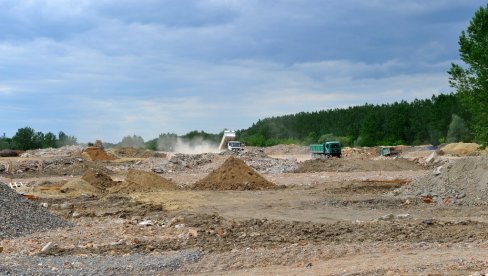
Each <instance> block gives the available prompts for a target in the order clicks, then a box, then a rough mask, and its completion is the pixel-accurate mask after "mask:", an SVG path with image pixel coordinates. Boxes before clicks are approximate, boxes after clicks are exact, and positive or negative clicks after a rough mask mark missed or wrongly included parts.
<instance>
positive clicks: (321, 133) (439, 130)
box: [238, 94, 472, 146]
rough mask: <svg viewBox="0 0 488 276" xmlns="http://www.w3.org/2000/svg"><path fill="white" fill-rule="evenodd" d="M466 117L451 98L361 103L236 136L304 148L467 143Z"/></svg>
mask: <svg viewBox="0 0 488 276" xmlns="http://www.w3.org/2000/svg"><path fill="white" fill-rule="evenodd" d="M469 116H470V115H469V114H468V113H467V112H466V111H465V110H464V109H463V107H462V106H461V104H460V102H459V99H458V97H457V96H456V95H454V94H448V95H444V94H441V95H438V96H432V98H431V99H425V100H415V101H413V102H411V103H408V102H406V101H401V102H395V103H393V104H383V105H372V104H365V105H362V106H354V107H349V108H345V109H330V110H322V111H317V112H301V113H298V114H292V115H285V116H279V117H272V118H266V119H263V120H259V121H258V122H256V123H255V124H253V125H252V126H251V127H250V128H248V129H245V130H241V131H239V132H238V136H239V138H240V139H241V140H242V141H243V142H244V143H246V144H248V145H254V146H272V145H276V144H287V143H297V144H310V143H319V142H320V143H322V142H324V141H328V140H339V141H340V142H341V143H342V144H344V145H348V146H377V145H398V144H407V145H419V144H433V145H437V144H439V143H443V142H455V141H471V140H472V134H471V132H470V131H469V128H468V123H467V118H469Z"/></svg>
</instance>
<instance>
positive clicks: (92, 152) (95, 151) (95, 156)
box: [81, 147, 115, 161]
mask: <svg viewBox="0 0 488 276" xmlns="http://www.w3.org/2000/svg"><path fill="white" fill-rule="evenodd" d="M81 156H83V157H84V158H86V159H88V160H91V161H110V160H114V159H115V157H114V156H112V155H110V154H108V153H107V152H106V151H104V150H103V149H102V148H97V147H89V148H86V149H84V150H83V153H82V154H81Z"/></svg>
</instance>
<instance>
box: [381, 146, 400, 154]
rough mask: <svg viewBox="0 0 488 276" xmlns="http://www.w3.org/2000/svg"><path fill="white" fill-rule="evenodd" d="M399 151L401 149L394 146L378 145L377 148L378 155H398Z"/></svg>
mask: <svg viewBox="0 0 488 276" xmlns="http://www.w3.org/2000/svg"><path fill="white" fill-rule="evenodd" d="M400 153H402V150H401V149H400V148H396V147H380V149H379V154H380V156H398V155H400Z"/></svg>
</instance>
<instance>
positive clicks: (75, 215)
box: [71, 211, 81, 218]
mask: <svg viewBox="0 0 488 276" xmlns="http://www.w3.org/2000/svg"><path fill="white" fill-rule="evenodd" d="M71 216H72V217H74V218H79V217H81V214H80V213H78V212H76V211H74V212H73V214H72V215H71Z"/></svg>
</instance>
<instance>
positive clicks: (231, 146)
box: [227, 141, 243, 152]
mask: <svg viewBox="0 0 488 276" xmlns="http://www.w3.org/2000/svg"><path fill="white" fill-rule="evenodd" d="M227 149H228V150H231V151H234V152H238V151H241V150H243V148H242V144H241V142H239V141H230V142H229V143H227Z"/></svg>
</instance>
